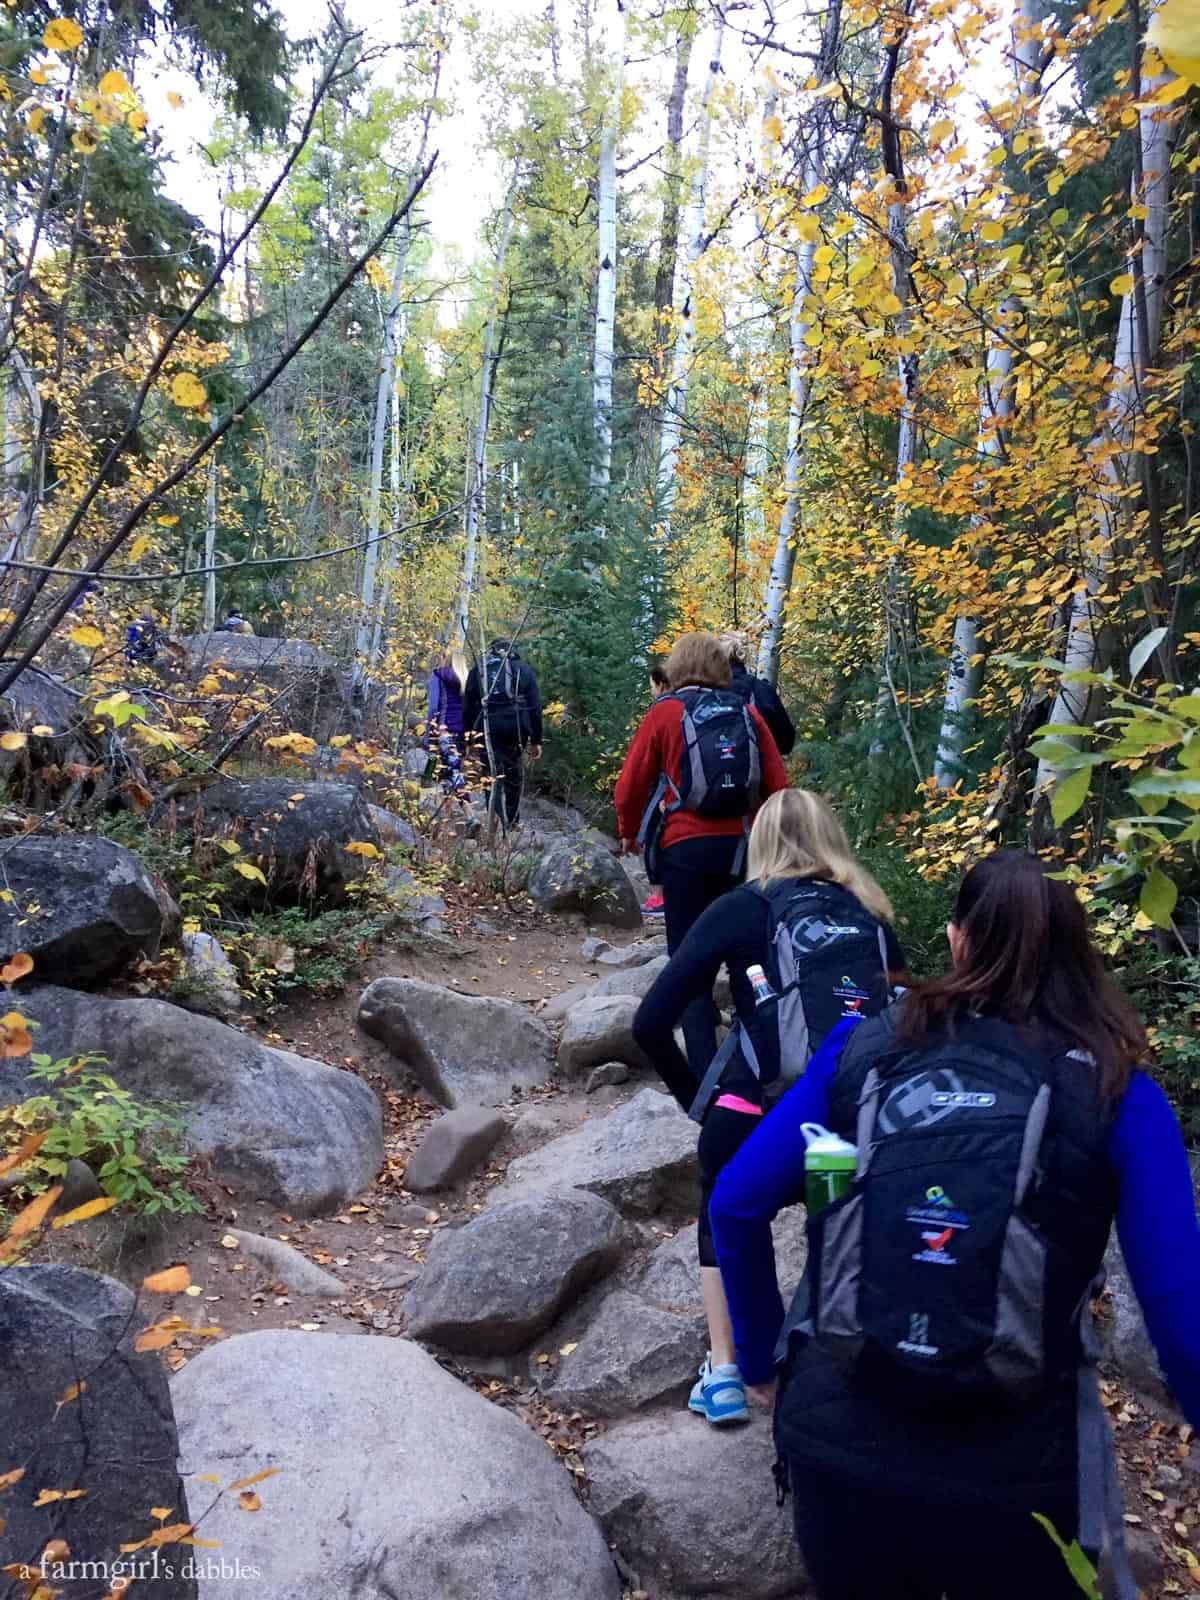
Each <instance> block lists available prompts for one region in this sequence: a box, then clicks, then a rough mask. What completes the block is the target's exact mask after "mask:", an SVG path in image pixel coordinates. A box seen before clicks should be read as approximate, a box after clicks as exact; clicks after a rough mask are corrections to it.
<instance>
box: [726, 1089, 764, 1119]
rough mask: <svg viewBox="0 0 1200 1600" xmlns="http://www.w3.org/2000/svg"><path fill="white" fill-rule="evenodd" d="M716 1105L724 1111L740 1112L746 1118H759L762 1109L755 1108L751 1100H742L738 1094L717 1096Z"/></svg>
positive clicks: (759, 1107)
mask: <svg viewBox="0 0 1200 1600" xmlns="http://www.w3.org/2000/svg"><path fill="white" fill-rule="evenodd" d="M717 1104H718V1105H719V1106H722V1107H723V1108H724V1109H725V1110H726V1111H741V1112H744V1113H745V1115H746V1116H748V1117H761V1116H762V1114H763V1112H762V1107H761V1106H756V1105H755V1104H754V1102H753V1101H752V1100H743V1099H742V1097H741V1095H740V1094H722V1095H718V1096H717Z"/></svg>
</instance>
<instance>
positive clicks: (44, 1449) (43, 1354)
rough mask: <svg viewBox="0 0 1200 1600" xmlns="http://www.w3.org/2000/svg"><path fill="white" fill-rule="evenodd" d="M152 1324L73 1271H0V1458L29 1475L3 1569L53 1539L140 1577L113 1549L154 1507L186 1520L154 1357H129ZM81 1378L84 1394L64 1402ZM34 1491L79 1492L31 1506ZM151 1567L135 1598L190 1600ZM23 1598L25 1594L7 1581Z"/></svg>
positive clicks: (112, 1289) (140, 1528)
mask: <svg viewBox="0 0 1200 1600" xmlns="http://www.w3.org/2000/svg"><path fill="white" fill-rule="evenodd" d="M152 1316H153V1311H152V1310H151V1309H149V1308H147V1309H145V1310H144V1311H143V1312H141V1313H139V1312H138V1311H137V1309H136V1308H135V1302H134V1297H133V1295H132V1294H131V1293H130V1292H129V1290H128V1289H126V1288H125V1287H124V1286H123V1285H122V1284H119V1283H115V1282H114V1281H113V1280H112V1279H111V1278H102V1277H100V1276H98V1275H97V1274H96V1273H93V1272H84V1271H83V1270H81V1269H80V1268H78V1267H63V1266H46V1265H34V1266H29V1267H23V1268H22V1269H21V1270H20V1271H19V1272H18V1271H8V1272H4V1273H0V1352H2V1353H0V1370H2V1371H3V1383H2V1384H0V1439H2V1440H3V1445H2V1446H0V1451H2V1453H3V1470H4V1471H6V1472H7V1471H10V1470H13V1469H15V1468H17V1467H20V1468H22V1469H23V1472H24V1475H23V1477H22V1479H21V1482H20V1484H19V1485H18V1486H17V1487H16V1488H15V1489H10V1490H8V1491H7V1492H6V1494H5V1496H4V1517H5V1520H6V1526H5V1528H4V1539H3V1543H2V1545H0V1548H2V1549H3V1551H4V1552H5V1555H4V1559H5V1561H13V1560H18V1561H20V1560H26V1561H30V1562H33V1563H36V1562H37V1559H38V1556H39V1554H40V1552H41V1551H42V1550H44V1549H45V1547H46V1544H47V1543H48V1541H49V1540H51V1539H62V1540H64V1541H65V1542H66V1544H67V1545H68V1547H69V1549H70V1559H71V1560H73V1561H89V1562H101V1563H108V1564H110V1565H109V1566H108V1572H109V1574H110V1576H116V1575H118V1574H121V1573H122V1571H123V1574H124V1575H125V1576H128V1575H130V1574H131V1573H133V1572H135V1571H136V1569H135V1568H134V1567H133V1566H132V1565H131V1561H132V1559H133V1558H131V1557H129V1556H126V1557H124V1558H122V1555H121V1551H120V1546H121V1545H122V1544H132V1543H134V1542H136V1541H137V1540H139V1539H143V1538H145V1537H146V1536H147V1535H148V1534H149V1533H151V1532H152V1531H153V1529H154V1528H155V1527H156V1526H157V1524H156V1523H155V1521H154V1519H153V1518H152V1517H151V1515H150V1507H151V1506H160V1507H167V1508H168V1515H167V1516H166V1519H165V1520H166V1521H167V1522H168V1523H175V1522H188V1521H189V1520H190V1518H189V1516H188V1507H187V1500H186V1497H185V1494H184V1488H183V1484H182V1482H181V1480H180V1476H179V1472H178V1469H177V1467H176V1454H177V1448H178V1446H177V1440H176V1434H175V1421H174V1417H173V1415H172V1411H171V1399H170V1395H169V1394H168V1391H167V1384H166V1378H165V1375H164V1373H163V1369H162V1367H161V1365H160V1363H159V1358H158V1357H157V1356H155V1355H151V1354H145V1355H138V1354H137V1353H135V1351H134V1349H133V1340H134V1337H135V1335H136V1334H137V1332H138V1331H139V1329H140V1328H141V1327H143V1326H144V1324H145V1323H146V1322H148V1321H149V1320H151V1318H152ZM80 1380H84V1381H85V1383H86V1387H85V1388H83V1389H82V1391H81V1392H80V1393H79V1394H78V1395H77V1397H76V1398H74V1399H70V1400H64V1396H65V1395H67V1394H68V1392H69V1391H70V1389H71V1386H72V1385H74V1384H76V1383H78V1382H80ZM41 1489H82V1490H84V1491H85V1493H84V1494H83V1495H82V1496H80V1497H79V1498H77V1499H74V1500H60V1501H55V1502H51V1503H49V1504H47V1505H45V1506H42V1507H35V1505H34V1500H35V1498H36V1497H37V1494H38V1491H39V1490H41ZM122 1559H124V1561H125V1566H124V1568H123V1569H122V1568H121V1567H119V1566H118V1565H117V1563H118V1562H121V1561H122ZM146 1571H147V1575H146V1576H144V1577H141V1576H139V1577H138V1578H137V1582H136V1583H135V1584H134V1585H132V1586H131V1587H132V1592H134V1593H141V1594H144V1595H146V1596H147V1597H149V1600H193V1597H194V1596H195V1594H196V1584H195V1582H194V1581H190V1580H187V1579H184V1578H182V1577H175V1578H173V1579H168V1578H167V1577H166V1576H165V1575H163V1576H159V1577H157V1578H155V1577H154V1576H152V1575H150V1573H149V1569H146ZM46 1575H47V1578H48V1579H49V1580H50V1581H51V1583H52V1585H53V1587H55V1588H56V1589H59V1590H60V1592H63V1593H66V1594H69V1593H70V1591H71V1590H72V1588H74V1589H76V1590H78V1591H80V1592H81V1593H82V1591H83V1590H84V1589H86V1590H87V1592H88V1593H89V1594H96V1595H98V1594H99V1593H100V1592H101V1590H107V1589H108V1583H103V1584H99V1585H96V1586H95V1587H94V1588H93V1587H92V1586H90V1585H87V1584H80V1583H78V1582H76V1583H74V1584H72V1583H70V1582H69V1581H63V1582H60V1583H57V1584H54V1583H53V1579H54V1569H53V1568H52V1567H51V1568H49V1569H48V1571H47V1574H46ZM18 1590H20V1592H21V1593H22V1594H23V1593H24V1592H25V1590H24V1588H23V1586H21V1585H19V1584H17V1583H14V1584H13V1585H12V1592H13V1593H14V1594H15V1593H17V1591H18Z"/></svg>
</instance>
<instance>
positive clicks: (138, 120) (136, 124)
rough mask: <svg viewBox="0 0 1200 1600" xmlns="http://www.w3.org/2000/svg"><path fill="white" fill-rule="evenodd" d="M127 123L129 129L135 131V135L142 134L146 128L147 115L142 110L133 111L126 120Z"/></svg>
mask: <svg viewBox="0 0 1200 1600" xmlns="http://www.w3.org/2000/svg"><path fill="white" fill-rule="evenodd" d="M125 122H126V125H127V126H128V127H130V128H132V129H133V131H134V133H141V132H142V130H143V129H144V128H145V126H146V122H147V117H146V113H145V112H144V111H142V110H137V111H131V112H130V113H129V115H128V116H127V117H126V118H125Z"/></svg>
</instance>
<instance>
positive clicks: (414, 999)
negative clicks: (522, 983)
mask: <svg viewBox="0 0 1200 1600" xmlns="http://www.w3.org/2000/svg"><path fill="white" fill-rule="evenodd" d="M358 1025H359V1027H360V1028H361V1029H362V1030H363V1032H364V1033H365V1034H368V1035H369V1036H370V1037H371V1038H372V1039H378V1040H379V1042H380V1043H381V1044H384V1045H386V1046H387V1048H388V1049H389V1050H390V1051H391V1053H392V1055H393V1056H395V1058H396V1059H397V1061H399V1062H401V1063H403V1065H404V1066H406V1067H407V1068H408V1069H409V1070H410V1071H411V1072H412V1073H413V1074H414V1075H415V1077H416V1078H417V1079H418V1081H419V1082H420V1084H421V1086H422V1088H424V1089H425V1090H427V1091H428V1093H429V1094H431V1095H432V1096H433V1098H434V1099H435V1100H437V1101H438V1102H439V1103H440V1104H441V1105H444V1106H450V1107H454V1106H462V1105H472V1104H473V1105H488V1106H496V1105H502V1104H503V1103H504V1102H505V1101H506V1100H508V1099H509V1098H510V1096H511V1095H512V1092H513V1090H514V1089H533V1088H537V1087H538V1085H539V1084H542V1083H545V1081H546V1078H547V1077H548V1075H549V1072H550V1056H551V1051H552V1049H553V1040H552V1039H551V1037H550V1034H549V1032H548V1030H547V1029H546V1028H545V1026H544V1025H543V1024H542V1023H540V1022H538V1021H537V1020H536V1018H534V1017H532V1016H530V1014H529V1012H528V1011H526V1010H525V1008H524V1006H520V1005H517V1004H516V1002H515V1001H512V1000H498V999H493V998H491V997H489V996H484V995H467V994H456V993H455V991H454V990H453V989H443V988H442V987H441V986H440V985H439V984H436V983H423V982H422V981H421V980H420V979H418V978H376V979H375V981H374V983H371V984H368V986H367V988H366V989H365V990H364V991H363V995H362V999H361V1000H360V1001H359V1003H358Z"/></svg>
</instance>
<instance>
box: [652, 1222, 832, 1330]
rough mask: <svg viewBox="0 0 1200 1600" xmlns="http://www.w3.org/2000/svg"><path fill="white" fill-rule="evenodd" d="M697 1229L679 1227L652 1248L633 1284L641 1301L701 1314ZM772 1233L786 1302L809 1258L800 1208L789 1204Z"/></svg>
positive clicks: (692, 1314)
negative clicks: (669, 1237)
mask: <svg viewBox="0 0 1200 1600" xmlns="http://www.w3.org/2000/svg"><path fill="white" fill-rule="evenodd" d="M697 1231H698V1230H697V1227H696V1224H695V1223H694V1222H693V1223H692V1224H691V1225H690V1226H689V1227H686V1228H680V1230H679V1232H678V1233H677V1234H675V1236H674V1238H672V1239H667V1240H666V1241H665V1242H664V1243H663V1244H660V1245H659V1247H658V1249H657V1250H655V1251H654V1253H653V1254H652V1255H651V1257H650V1260H649V1261H648V1262H647V1263H646V1266H645V1268H644V1270H643V1272H642V1274H641V1276H640V1278H639V1279H638V1281H637V1282H636V1284H635V1285H634V1289H635V1292H636V1293H637V1294H638V1295H640V1296H641V1298H642V1299H643V1300H647V1301H649V1302H650V1304H651V1305H655V1306H661V1307H662V1308H663V1309H664V1310H667V1311H674V1312H678V1313H680V1314H686V1315H690V1316H699V1315H701V1314H702V1312H703V1309H704V1308H703V1304H702V1302H701V1299H700V1278H699V1253H698V1250H697V1245H696V1234H697ZM771 1236H772V1241H773V1243H774V1245H775V1268H776V1271H777V1273H778V1275H779V1288H780V1292H781V1293H782V1295H783V1298H784V1303H785V1304H787V1302H788V1301H790V1300H791V1297H792V1295H793V1294H794V1293H795V1292H796V1288H797V1286H798V1284H799V1282H800V1279H801V1277H802V1276H803V1273H804V1263H805V1261H806V1260H807V1258H808V1236H807V1234H806V1232H805V1225H804V1210H803V1208H802V1207H801V1206H789V1207H788V1208H787V1209H786V1210H784V1211H781V1212H780V1213H779V1215H778V1216H777V1217H776V1218H775V1221H774V1223H773V1224H772V1226H771Z"/></svg>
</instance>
